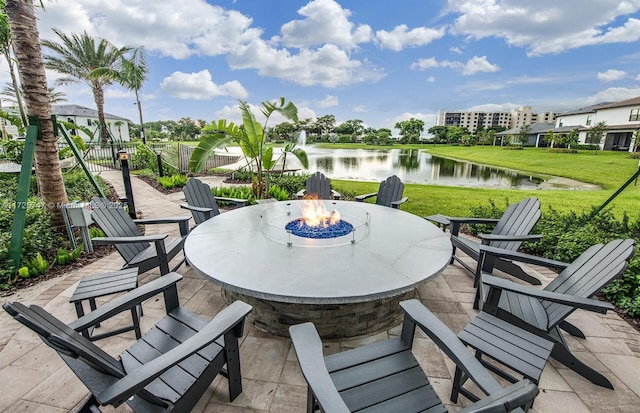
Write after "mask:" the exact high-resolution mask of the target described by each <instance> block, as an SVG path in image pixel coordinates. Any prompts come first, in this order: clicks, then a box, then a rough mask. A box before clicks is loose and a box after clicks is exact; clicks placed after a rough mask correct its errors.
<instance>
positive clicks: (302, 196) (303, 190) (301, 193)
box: [296, 189, 307, 199]
mask: <svg viewBox="0 0 640 413" xmlns="http://www.w3.org/2000/svg"><path fill="white" fill-rule="evenodd" d="M306 193H307V190H306V189H301V190H299V191H298V192H296V198H298V199H300V198H304V195H305V194H306Z"/></svg>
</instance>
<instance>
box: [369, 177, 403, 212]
mask: <svg viewBox="0 0 640 413" xmlns="http://www.w3.org/2000/svg"><path fill="white" fill-rule="evenodd" d="M403 192H404V184H403V183H402V181H401V180H400V178H398V176H396V175H392V176H390V177H388V178H387V179H385V180H384V181H382V182H380V187H379V188H378V195H376V204H377V205H382V206H386V207H391V203H392V202H394V201H399V200H400V199H402V193H403Z"/></svg>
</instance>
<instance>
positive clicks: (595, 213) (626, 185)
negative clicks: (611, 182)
mask: <svg viewBox="0 0 640 413" xmlns="http://www.w3.org/2000/svg"><path fill="white" fill-rule="evenodd" d="M638 176H640V163H639V164H638V170H637V171H636V173H634V174H633V176H632V177H631V178H629V179H628V180H627V182H625V183H624V184H622V186H621V187H620V188H618V190H617V191H616V192H615V193H614V194H613V195H611V196H610V197H609V199H607V200H606V201H604V203H603V204H602V205H600V206H599V207H598V208H597V209H596V210H595V211H593V213H592V214H591V217H592V218H593V217H595V216H596V215H598V213H599V212H600V211H602V210H603V209H604V208H605V207H606V206H607V205H609V203H610V202H611V201H613V200H614V199H615V198H616V197H617V196H618V195H620V193H621V192H622V191H624V189H625V188H626V187H628V186H629V185H631V182H633V181H635V180H636V179H638Z"/></svg>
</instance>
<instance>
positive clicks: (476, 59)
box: [411, 56, 500, 76]
mask: <svg viewBox="0 0 640 413" xmlns="http://www.w3.org/2000/svg"><path fill="white" fill-rule="evenodd" d="M434 67H450V68H452V69H455V70H460V71H461V72H462V74H463V75H465V76H469V75H472V74H474V73H478V72H497V71H499V70H500V66H498V65H495V64H493V63H490V62H489V61H488V60H487V56H473V57H472V58H471V59H469V60H467V61H466V62H464V63H463V62H457V61H453V62H452V61H449V60H442V61H437V60H436V59H435V58H434V57H430V58H427V59H419V60H418V61H417V62H414V63H412V64H411V69H413V70H427V69H431V68H434Z"/></svg>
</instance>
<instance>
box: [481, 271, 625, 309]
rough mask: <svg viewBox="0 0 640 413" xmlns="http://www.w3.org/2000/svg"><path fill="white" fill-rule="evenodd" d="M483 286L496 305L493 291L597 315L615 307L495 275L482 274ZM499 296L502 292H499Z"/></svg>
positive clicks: (488, 297)
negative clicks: (487, 289) (578, 309)
mask: <svg viewBox="0 0 640 413" xmlns="http://www.w3.org/2000/svg"><path fill="white" fill-rule="evenodd" d="M481 277H482V284H484V285H486V286H488V287H489V292H488V295H487V299H488V300H491V301H492V302H494V303H497V302H498V301H499V297H498V298H492V296H491V295H492V290H493V291H496V290H501V291H511V292H514V293H517V294H522V295H526V296H528V297H534V298H539V299H541V300H545V301H551V302H554V303H558V304H564V305H566V306H569V307H575V308H581V309H583V310H589V311H593V312H596V313H601V314H606V313H607V311H608V310H613V305H611V304H610V303H607V302H604V301H598V300H595V299H593V298H584V297H578V296H575V295H569V294H561V293H556V292H553V291H546V290H539V289H537V288H531V287H529V286H526V285H522V284H516V283H514V282H513V281H510V280H506V279H504V278H500V277H495V276H493V275H490V274H487V273H482V274H481ZM497 293H498V295H499V294H500V292H499V291H498V292H497Z"/></svg>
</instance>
